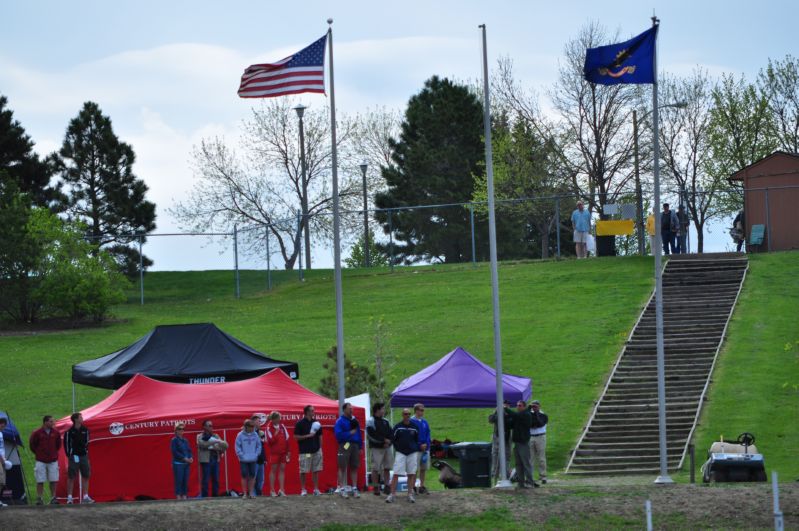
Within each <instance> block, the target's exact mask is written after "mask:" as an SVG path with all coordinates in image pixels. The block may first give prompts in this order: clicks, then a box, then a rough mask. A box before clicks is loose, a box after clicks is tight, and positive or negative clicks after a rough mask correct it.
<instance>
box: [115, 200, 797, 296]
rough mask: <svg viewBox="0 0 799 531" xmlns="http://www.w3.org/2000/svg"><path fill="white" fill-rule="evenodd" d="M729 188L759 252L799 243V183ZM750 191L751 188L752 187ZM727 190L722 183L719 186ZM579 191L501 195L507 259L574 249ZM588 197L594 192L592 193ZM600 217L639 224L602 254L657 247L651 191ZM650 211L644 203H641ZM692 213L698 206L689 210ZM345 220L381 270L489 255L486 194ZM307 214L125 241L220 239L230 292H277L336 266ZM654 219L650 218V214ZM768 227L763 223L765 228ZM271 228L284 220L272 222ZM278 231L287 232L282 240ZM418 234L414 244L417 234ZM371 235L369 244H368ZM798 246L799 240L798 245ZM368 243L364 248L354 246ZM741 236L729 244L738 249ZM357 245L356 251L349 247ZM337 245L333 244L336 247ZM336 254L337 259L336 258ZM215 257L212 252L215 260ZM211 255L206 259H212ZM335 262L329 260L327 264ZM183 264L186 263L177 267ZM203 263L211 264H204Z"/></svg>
mask: <svg viewBox="0 0 799 531" xmlns="http://www.w3.org/2000/svg"><path fill="white" fill-rule="evenodd" d="M723 192H724V193H735V194H739V195H742V196H745V197H746V207H745V208H746V211H747V213H748V218H749V219H747V220H746V224H745V227H746V240H747V241H749V240H750V237H751V236H752V234H751V232H752V228H754V229H755V230H756V234H755V236H758V235H761V236H762V241H758V242H757V243H755V242H754V241H753V242H749V247H750V248H751V249H750V250H752V251H761V250H762V251H768V250H772V249H784V248H796V247H799V242H795V243H792V242H793V241H794V240H796V238H797V229H796V227H797V226H799V219H797V216H799V213H797V209H796V208H795V207H794V205H795V204H797V202H799V186H785V187H778V188H753V189H749V190H746V191H744V190H743V189H731V190H725V191H723ZM744 192H745V193H744ZM708 193H709V192H704V191H698V192H696V193H694V194H693V195H692V196H691V197H689V196H688V194H686V193H685V192H682V191H674V190H665V191H664V192H663V194H662V197H663V198H664V202H666V201H668V202H670V203H671V205H679V204H682V203H686V204H690V203H691V202H690V201H689V199H690V200H691V201H692V202H693V203H692V204H699V201H698V199H701V197H700V196H701V195H703V194H705V195H706V194H708ZM713 193H714V194H718V193H719V191H715V192H713ZM577 201H578V198H577V197H576V196H573V195H568V196H567V195H559V196H546V197H527V198H518V199H506V200H497V201H496V215H497V250H498V258H499V259H500V260H505V261H507V260H528V259H530V260H532V259H557V258H563V257H570V256H574V255H575V249H574V244H573V232H572V226H571V215H572V212H573V211H574V209H575V207H576V203H577ZM584 202H585V203H586V205H588V203H589V202H588V201H584ZM592 204H593V206H594V208H593V209H592V217H593V220H594V224H593V225H592V229H593V228H595V226H596V221H598V220H600V219H602V220H620V219H628V220H631V221H632V223H633V226H634V230H633V232H632V234H628V235H621V236H610V237H602V236H600V237H599V238H598V240H602V238H609V240H605V242H606V243H607V242H609V244H608V246H607V248H606V249H605V252H604V253H603V249H602V245H603V242H602V241H599V242H597V243H598V245H597V248H596V250H595V251H594V254H596V251H599V254H600V255H602V254H610V255H613V254H615V255H641V254H644V255H646V254H650V253H651V243H650V237H649V235H650V231H651V229H652V227H649V230H647V217H650V216H649V215H645V213H646V214H651V213H652V211H653V207H654V205H652V200H651V197H649V196H643V197H641V199H640V203H639V201H638V198H637V197H636V196H635V195H634V194H628V195H623V196H616V198H615V199H614V200H613V202H612V203H611V202H609V201H599V198H597V200H596V201H595V202H593V203H592ZM599 204H602V205H604V209H603V211H602V212H597V211H596V210H597V205H599ZM639 204H640V205H641V207H642V209H643V212H639V207H638V205H639ZM688 210H689V212H690V209H688ZM315 216H316V217H324V218H325V219H321V220H320V219H317V220H316V221H323V223H311V221H313V220H311V219H309V220H308V221H309V223H308V224H309V225H312V226H317V227H324V228H323V229H321V230H319V231H318V233H317V234H312V238H311V240H312V246H313V249H312V252H311V253H310V256H313V257H314V258H313V261H314V262H319V261H322V262H323V263H324V260H320V257H323V256H324V252H325V251H328V250H331V245H330V242H331V241H332V236H331V233H332V232H331V231H332V229H331V228H330V227H332V218H331V213H328V212H325V213H321V214H316V215H315ZM733 217H734V215H729V216H724V217H720V218H718V219H716V221H715V223H716V227H718V226H719V225H722V226H723V227H724V228H723V231H724V232H725V233H726V232H731V230H730V229H732V228H733V221H732V220H733ZM340 219H341V226H342V232H343V237H342V266H343V267H351V268H354V267H357V268H368V269H373V268H376V267H384V268H388V269H389V270H391V271H393V270H394V268H396V267H403V266H409V265H413V264H430V263H469V262H471V263H472V264H473V265H475V266H476V265H477V263H478V262H483V261H487V260H488V254H489V243H488V221H487V211H486V205H485V203H480V202H466V203H448V204H435V205H414V206H401V207H394V208H383V209H369V210H367V211H366V212H365V211H364V210H349V211H343V212H341V218H340ZM304 221H305V220H304V219H303V216H302V215H301V214H300V213H297V215H296V216H294V217H291V218H286V219H284V220H281V221H278V222H275V224H273V225H271V226H270V225H265V224H261V225H247V226H238V225H234V226H233V227H232V228H231V230H230V231H227V232H186V233H151V234H147V235H138V234H128V235H122V236H121V237H120V238H119V241H120V242H122V243H127V244H129V245H132V246H135V247H136V248H137V250H138V251H139V257H141V254H142V253H144V254H146V253H147V248H148V247H149V246H158V245H160V247H161V249H162V252H164V250H163V249H164V244H161V243H160V242H162V241H164V240H167V241H169V242H170V243H169V245H168V246H169V247H170V248H173V247H174V249H173V251H172V252H179V253H181V254H182V256H181V258H179V259H178V261H179V262H180V263H181V264H183V265H185V266H186V267H184V268H182V269H184V270H190V269H192V263H191V261H192V258H196V256H198V255H199V253H211V252H212V251H209V250H208V247H210V246H215V247H217V248H218V246H219V243H220V241H219V240H222V242H223V243H224V244H225V251H224V252H221V253H220V252H219V251H215V253H216V255H217V257H218V260H217V263H219V265H220V267H219V269H220V270H228V271H229V272H230V279H231V283H230V289H229V294H232V295H234V296H235V297H236V298H239V297H241V295H242V293H243V292H246V293H255V292H263V291H269V290H271V289H273V288H274V287H275V286H277V285H279V284H281V283H284V282H289V281H302V280H304V279H305V278H306V277H307V276H308V275H314V276H315V275H317V274H320V275H328V274H329V271H327V268H325V269H323V270H319V272H317V270H316V269H310V270H309V268H308V264H307V263H306V261H307V257H306V251H305V249H304V245H305V243H304V238H302V237H300V228H301V227H304ZM689 222H690V223H691V231H689V233H688V235H687V238H686V244H687V245H686V246H685V247H686V248H685V249H684V251H685V252H689V253H690V252H696V249H697V246H696V243H695V242H694V241H692V240H694V238H695V237H696V229H695V227H694V226H693V225H694V220H693V219H690V216H689ZM650 223H651V222H650ZM760 226H762V227H763V229H764V230H762V232H758V231H760V230H761V229H759V228H758V227H760ZM272 229H275V231H273V230H272ZM275 232H278V233H280V234H281V238H282V241H278V237H277V236H276V235H275ZM196 238H200V239H202V241H204V242H205V243H204V244H201V245H200V246H199V247H197V246H196V245H195V247H193V248H191V246H186V245H184V246H182V247H181V246H178V245H174V246H173V245H172V242H173V241H176V239H184V240H185V239H189V240H193V239H196ZM409 238H410V239H411V240H412V241H413V242H414V243H413V244H412V245H409V244H408V241H407V240H408V239H409ZM364 242H368V245H364ZM792 245H793V247H791V246H792ZM357 247H360V254H358V252H356V251H355V249H356V248H357ZM734 247H735V246H734V242H733V241H732V239H731V240H730V243H729V247H725V250H733V249H734ZM348 251H349V253H348ZM331 254H332V252H331ZM330 261H331V262H332V260H330ZM206 262H207V261H206ZM206 262H204V263H206ZM328 265H329V264H328ZM145 269H146V268H145V267H144V264H143V263H142V262H141V261H140V263H139V271H138V279H136V280H137V282H136V284H137V286H136V287H137V292H138V293H137V295H138V299H139V302H140V303H141V304H144V302H145V286H146V275H145ZM175 269H177V268H175ZM203 269H209V268H208V267H204V268H203Z"/></svg>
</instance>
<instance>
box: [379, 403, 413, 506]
mask: <svg viewBox="0 0 799 531" xmlns="http://www.w3.org/2000/svg"><path fill="white" fill-rule="evenodd" d="M392 438H393V440H394V450H395V451H396V455H395V456H394V477H393V478H391V493H390V494H389V495H388V496H387V497H386V503H394V494H396V492H397V483H399V476H406V477H407V478H408V501H409V502H410V503H414V502H416V499H415V498H414V497H413V485H414V484H415V483H416V466H417V464H418V458H419V457H418V454H419V425H418V424H417V423H415V422H412V421H411V410H410V409H408V408H405V409H403V410H402V421H401V422H399V423H397V424H396V425H395V426H394V429H393V430H392Z"/></svg>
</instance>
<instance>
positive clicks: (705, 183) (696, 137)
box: [660, 69, 729, 253]
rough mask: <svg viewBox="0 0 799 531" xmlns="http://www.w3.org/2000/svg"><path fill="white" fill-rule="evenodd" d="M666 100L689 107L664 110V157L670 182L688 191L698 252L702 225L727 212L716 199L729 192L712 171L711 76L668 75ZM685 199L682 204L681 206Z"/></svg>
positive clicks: (686, 200) (697, 73) (699, 72)
mask: <svg viewBox="0 0 799 531" xmlns="http://www.w3.org/2000/svg"><path fill="white" fill-rule="evenodd" d="M660 85H661V89H662V93H663V101H667V102H680V103H685V107H683V108H675V107H664V108H663V109H662V110H661V113H660V117H661V122H660V146H661V148H660V154H661V157H662V159H663V163H664V164H663V166H664V167H663V173H664V177H665V179H664V180H666V181H671V183H672V184H673V185H676V188H677V189H678V191H684V192H685V195H684V196H683V201H684V203H685V205H686V210H687V213H688V215H689V216H690V218H691V220H692V221H693V224H694V227H695V228H696V234H697V241H696V249H697V251H698V252H700V253H701V252H702V251H703V250H704V227H705V225H706V224H707V222H708V221H710V220H711V219H714V218H718V217H720V216H722V215H724V214H725V213H726V209H725V208H724V205H723V202H722V201H718V198H719V196H722V195H723V194H724V193H725V192H724V190H727V189H728V188H729V184H727V182H726V179H719V178H716V177H715V176H713V175H710V174H709V173H708V171H707V170H708V166H709V164H710V163H711V160H710V157H711V151H710V149H709V140H710V137H711V135H710V128H711V121H712V114H711V109H712V107H713V85H712V82H711V80H710V78H709V77H708V75H707V72H705V71H703V70H700V69H697V70H696V71H694V73H693V74H692V75H690V76H688V77H685V78H675V77H672V76H665V77H664V78H663V79H662V80H661V82H660ZM683 201H681V202H683Z"/></svg>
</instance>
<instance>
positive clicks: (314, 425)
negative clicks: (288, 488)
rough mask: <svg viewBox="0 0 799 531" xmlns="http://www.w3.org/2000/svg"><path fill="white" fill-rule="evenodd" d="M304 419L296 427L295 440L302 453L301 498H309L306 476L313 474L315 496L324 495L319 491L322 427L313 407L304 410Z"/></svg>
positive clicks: (321, 463)
mask: <svg viewBox="0 0 799 531" xmlns="http://www.w3.org/2000/svg"><path fill="white" fill-rule="evenodd" d="M302 412H303V417H302V418H301V419H300V420H299V422H297V424H296V425H295V426H294V438H295V439H296V440H297V448H298V449H299V451H300V488H301V489H302V490H301V491H300V496H307V495H308V491H307V490H305V486H306V474H308V473H309V472H310V473H311V480H312V481H313V495H314V496H319V495H320V494H322V493H321V492H320V491H319V472H321V471H322V467H323V460H322V425H321V424H320V423H319V422H318V421H317V420H316V417H315V410H314V407H313V406H312V405H310V404H309V405H307V406H305V407H304V408H303V410H302Z"/></svg>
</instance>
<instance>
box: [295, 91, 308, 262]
mask: <svg viewBox="0 0 799 531" xmlns="http://www.w3.org/2000/svg"><path fill="white" fill-rule="evenodd" d="M305 109H307V107H306V106H305V105H303V104H301V103H300V104H299V105H297V106H296V107H294V110H295V111H297V118H299V119H300V166H301V167H302V176H301V179H302V182H301V183H300V184H301V186H300V190H302V198H301V199H300V207H301V208H302V220H301V223H300V238H302V237H303V232H304V235H305V269H308V270H310V269H311V233H310V231H309V230H308V224H309V221H310V220H309V219H308V165H307V163H306V161H305V127H304V124H303V120H302V116H303V114H305Z"/></svg>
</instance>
